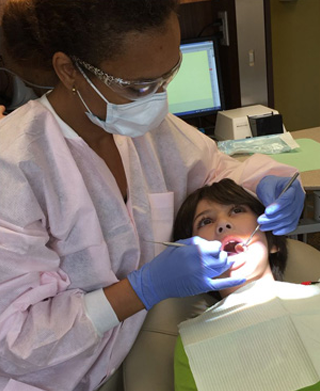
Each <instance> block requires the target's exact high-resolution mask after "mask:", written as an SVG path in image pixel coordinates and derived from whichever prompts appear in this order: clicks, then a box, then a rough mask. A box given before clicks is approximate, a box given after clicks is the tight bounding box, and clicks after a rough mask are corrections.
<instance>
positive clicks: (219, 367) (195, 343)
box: [179, 281, 320, 391]
mask: <svg viewBox="0 0 320 391" xmlns="http://www.w3.org/2000/svg"><path fill="white" fill-rule="evenodd" d="M319 308H320V288H319V286H318V285H312V286H303V285H298V284H289V283H282V282H274V281H273V282H270V281H257V282H253V283H250V284H248V285H247V286H245V287H242V288H239V289H238V290H237V291H236V292H235V293H233V294H232V295H230V296H228V297H227V298H226V299H224V300H222V301H221V302H219V303H217V304H216V305H215V306H213V307H211V308H209V309H208V310H207V311H206V312H204V313H203V314H202V315H200V316H199V317H197V318H195V319H191V320H188V321H186V322H183V323H181V324H180V326H179V329H180V334H181V338H182V342H183V345H184V348H185V351H186V353H187V356H188V359H189V363H190V367H191V370H192V374H193V377H194V379H195V383H196V386H197V389H198V390H199V391H213V390H219V391H230V390H238V391H239V390H244V391H257V390H259V391H270V390H277V391H290V390H292V391H295V390H299V389H302V388H304V387H307V386H310V385H312V384H315V383H317V382H319V381H320V333H319V330H320V311H319Z"/></svg>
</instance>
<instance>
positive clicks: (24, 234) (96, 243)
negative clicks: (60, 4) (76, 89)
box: [0, 97, 295, 391]
mask: <svg viewBox="0 0 320 391" xmlns="http://www.w3.org/2000/svg"><path fill="white" fill-rule="evenodd" d="M0 140H1V141H0V189H1V190H0V297H1V300H0V390H6V391H12V390H14V391H19V390H23V391H25V390H27V389H28V390H29V388H28V387H30V390H33V389H34V388H35V389H40V390H42V389H43V390H46V391H61V390H63V391H71V390H75V391H80V390H94V389H95V388H97V387H98V385H99V384H101V382H104V381H105V380H106V378H107V377H109V376H110V375H112V373H113V372H114V371H115V370H116V369H117V368H118V367H119V365H120V364H121V363H122V361H123V360H124V358H125V356H126V354H127V353H128V352H129V350H130V348H131V346H132V344H133V343H134V340H135V338H136V336H137V334H138V332H139V329H140V327H141V325H142V322H143V320H144V318H145V315H146V311H140V312H139V313H137V314H136V315H134V316H132V317H130V318H128V319H126V320H125V321H124V322H121V323H120V322H119V321H118V320H117V317H116V315H115V313H114V312H113V310H112V308H111V306H110V304H109V303H108V301H107V299H106V298H105V296H104V294H103V291H102V289H101V288H103V287H105V286H109V285H111V284H114V283H116V282H117V281H119V280H121V279H124V278H125V277H126V276H127V275H128V273H130V272H131V271H132V270H135V269H137V268H140V267H141V266H142V265H143V264H145V263H146V262H149V261H151V260H152V259H153V258H154V257H155V255H157V253H158V252H159V251H161V249H160V248H159V247H157V246H155V245H153V244H152V243H148V242H146V241H145V240H155V241H166V240H170V239H171V231H172V225H173V221H174V217H175V213H176V212H177V210H178V208H179V206H180V204H181V203H182V201H183V200H184V199H185V197H186V196H187V195H188V194H189V193H190V192H192V191H193V190H195V189H197V188H198V187H200V186H203V185H204V184H206V183H210V182H212V181H218V180H220V179H222V178H224V177H229V178H232V179H234V180H235V181H236V182H238V183H240V184H242V185H244V186H245V187H246V188H247V189H250V190H251V191H254V190H255V187H256V185H257V183H258V182H259V180H260V179H261V177H263V176H264V175H268V174H273V175H283V176H290V175H292V173H293V172H294V171H295V169H293V168H292V167H288V166H284V165H280V164H278V163H276V162H274V161H273V160H271V159H269V158H268V157H266V156H262V155H256V156H253V157H251V158H249V159H248V160H247V161H246V162H245V163H242V164H240V163H239V162H238V161H236V160H234V159H232V158H230V157H228V156H226V155H224V154H222V153H220V152H219V151H218V149H217V147H216V144H215V142H214V141H212V140H211V139H210V138H209V137H207V136H205V135H203V134H201V133H200V132H199V131H198V130H197V129H195V128H193V127H191V126H189V125H188V124H186V123H184V122H183V121H181V120H180V119H178V118H176V117H174V116H173V115H168V116H167V117H166V118H165V120H164V121H163V122H162V123H161V125H160V126H159V127H158V128H157V129H153V130H151V131H150V132H149V133H147V134H146V135H145V136H142V137H137V138H134V139H131V138H127V137H124V136H118V135H116V136H114V140H115V143H116V145H117V147H118V150H119V153H120V155H121V158H122V161H123V165H124V168H125V173H126V177H127V183H128V200H127V202H126V203H125V202H124V200H123V198H122V196H121V193H120V191H119V188H118V186H117V184H116V181H115V179H114V177H113V176H112V174H111V172H110V171H109V169H108V167H107V165H106V164H105V162H104V161H103V160H102V159H101V158H100V157H99V156H98V155H97V154H96V153H95V152H94V151H93V150H92V149H91V148H90V147H89V146H88V144H86V143H85V142H84V140H83V139H82V138H80V137H79V136H78V135H77V134H76V133H75V132H74V131H73V130H72V129H71V128H70V127H68V125H67V124H65V123H64V122H63V121H62V120H61V119H60V118H59V117H58V116H57V115H56V113H55V112H54V111H53V109H52V107H51V106H50V104H49V102H48V100H47V98H46V97H42V98H41V99H40V100H39V101H30V102H29V103H27V104H26V105H24V106H22V107H21V108H19V109H17V110H16V111H14V112H13V113H11V114H10V115H9V116H7V117H6V118H5V119H3V120H1V121H0ZM27 385H28V386H27Z"/></svg>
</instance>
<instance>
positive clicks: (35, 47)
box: [2, 0, 179, 70]
mask: <svg viewBox="0 0 320 391" xmlns="http://www.w3.org/2000/svg"><path fill="white" fill-rule="evenodd" d="M178 4H179V1H178V0H156V1H155V0H8V1H7V3H6V5H5V8H4V15H3V18H2V29H3V33H4V43H5V47H6V51H7V52H8V54H9V56H10V57H11V59H12V60H13V61H16V62H18V63H19V64H22V65H24V66H26V67H33V68H36V69H40V70H48V69H52V57H53V55H54V53H56V52H59V51H61V52H63V53H65V54H67V55H74V56H76V57H79V58H81V59H82V60H84V61H87V62H89V63H90V64H92V65H95V66H97V67H99V65H100V64H101V62H102V61H106V60H110V59H115V58H116V56H117V55H120V54H121V53H122V50H123V43H124V40H125V37H126V34H127V33H129V32H138V33H144V32H150V34H152V33H154V32H157V31H159V29H164V28H165V26H166V21H167V20H168V19H169V17H170V15H171V14H172V12H177V9H178ZM160 31H161V30H160Z"/></svg>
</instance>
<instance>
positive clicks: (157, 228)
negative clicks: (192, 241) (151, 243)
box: [148, 191, 174, 256]
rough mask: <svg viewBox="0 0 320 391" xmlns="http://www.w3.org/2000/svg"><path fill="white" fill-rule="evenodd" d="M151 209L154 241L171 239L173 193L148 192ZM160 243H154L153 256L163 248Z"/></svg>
mask: <svg viewBox="0 0 320 391" xmlns="http://www.w3.org/2000/svg"><path fill="white" fill-rule="evenodd" d="M148 198H149V202H150V210H151V224H152V227H151V228H152V232H153V239H154V240H155V241H156V242H166V241H170V240H171V234H172V228H173V219H174V193H173V192H172V191H170V192H167V193H153V194H148ZM164 248H165V247H164V246H163V245H162V244H155V256H156V255H158V254H159V253H161V252H162V251H163V250H164Z"/></svg>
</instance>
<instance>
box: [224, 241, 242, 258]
mask: <svg viewBox="0 0 320 391" xmlns="http://www.w3.org/2000/svg"><path fill="white" fill-rule="evenodd" d="M239 244H241V242H239V241H237V240H230V241H228V242H226V243H225V244H224V245H223V251H226V252H227V253H228V255H234V254H238V253H240V252H242V251H241V250H240V251H239V250H238V247H239V246H238V245H239Z"/></svg>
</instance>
